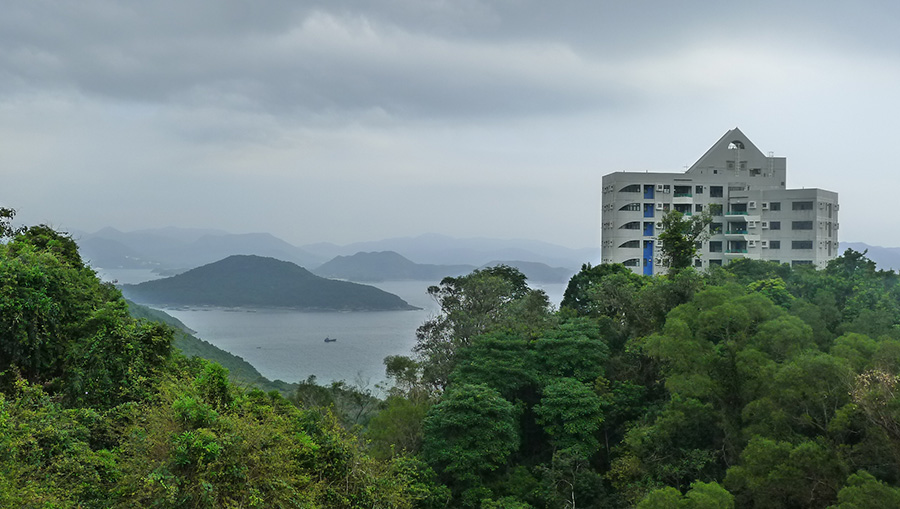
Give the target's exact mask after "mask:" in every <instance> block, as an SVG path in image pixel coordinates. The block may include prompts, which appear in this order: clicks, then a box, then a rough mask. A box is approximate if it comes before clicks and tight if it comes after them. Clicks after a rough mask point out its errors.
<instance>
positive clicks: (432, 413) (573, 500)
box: [0, 211, 900, 509]
mask: <svg viewBox="0 0 900 509" xmlns="http://www.w3.org/2000/svg"><path fill="white" fill-rule="evenodd" d="M0 212H3V211H0ZM0 217H4V216H3V214H2V213H0ZM7 217H8V216H7ZM0 237H7V238H8V239H9V242H7V243H6V244H0V283H2V287H0V289H2V292H0V507H328V508H330V507H340V508H345V507H378V508H392V507H421V508H446V507H452V508H457V507H463V508H479V509H499V508H504V509H506V508H520V509H521V508H552V509H557V508H558V509H562V508H576V507H578V508H598V509H599V508H608V507H609V508H625V507H637V508H640V509H655V508H729V507H740V508H744V507H747V508H776V509H778V508H783V509H795V508H801V509H806V508H809V509H813V508H825V507H830V508H838V509H852V508H876V509H880V508H884V509H887V508H896V507H900V390H898V387H900V277H898V276H897V274H895V273H894V272H886V271H879V270H877V269H876V267H875V264H874V263H873V262H872V261H871V260H869V259H867V258H866V256H865V253H860V252H856V251H852V250H848V251H847V252H845V253H844V255H843V256H841V257H839V258H837V259H835V260H833V261H831V262H830V263H829V264H828V266H827V268H826V269H824V270H820V271H816V270H813V269H811V268H806V267H804V268H799V269H792V268H791V267H789V266H787V265H778V264H774V263H769V262H760V261H753V260H740V261H735V262H732V263H731V264H729V265H728V266H726V267H724V268H720V269H716V270H713V271H711V272H709V273H697V272H695V271H694V270H693V269H691V268H684V269H681V270H675V269H673V270H672V271H671V274H669V275H667V276H658V277H647V276H640V275H635V274H633V273H632V272H631V271H630V270H629V269H627V268H625V267H623V266H621V265H601V266H597V267H592V266H589V265H585V266H584V267H583V268H582V270H581V271H580V272H579V273H578V274H576V275H575V276H574V277H573V278H572V279H571V281H570V282H569V286H568V289H567V291H566V294H565V297H564V300H563V303H562V306H561V308H560V310H559V311H553V309H552V307H551V306H550V304H549V302H548V300H547V297H546V295H545V294H544V293H543V292H541V291H540V290H533V289H530V288H529V287H528V285H527V281H526V278H525V276H524V275H523V274H522V273H521V272H520V271H519V270H517V269H515V268H512V267H508V266H502V265H501V266H496V267H489V268H485V269H481V270H476V271H473V272H471V273H469V274H466V275H464V276H458V277H447V278H444V279H443V280H442V281H441V282H440V284H439V285H435V286H432V287H430V288H429V290H428V291H429V293H430V294H431V296H432V297H434V298H435V299H436V300H437V301H438V302H439V304H440V311H439V312H438V313H437V314H436V315H435V316H433V317H432V318H430V319H429V320H427V321H426V322H425V323H423V324H422V326H421V327H420V328H419V329H418V331H417V343H416V346H415V348H414V352H413V355H412V356H410V357H403V356H395V357H389V358H387V359H385V368H386V371H387V375H388V376H389V378H390V379H391V381H392V385H391V387H390V388H388V390H387V395H386V398H385V399H384V400H383V401H378V400H376V399H374V398H373V397H372V395H371V393H368V392H365V391H360V390H357V389H354V388H352V387H347V386H346V385H340V384H337V385H335V386H332V387H331V388H330V389H329V388H324V387H319V386H317V385H315V383H314V381H313V380H309V381H307V382H306V383H302V384H299V385H298V387H297V389H296V391H295V393H294V394H293V395H292V396H291V397H289V398H284V397H282V396H281V395H279V394H278V393H277V392H270V393H264V392H262V391H259V390H247V389H243V388H239V387H236V386H235V385H233V384H232V383H230V382H229V379H228V373H227V371H226V370H225V369H224V368H222V367H221V366H219V365H218V364H214V363H206V362H203V361H200V360H197V359H195V360H190V359H187V358H185V357H184V356H181V355H179V354H177V353H176V352H173V349H172V341H173V336H172V331H171V329H169V328H168V327H166V326H164V325H161V324H158V323H151V322H146V321H140V320H135V319H133V318H131V317H129V316H128V309H127V304H126V302H125V301H124V299H123V298H122V297H121V295H120V294H119V292H118V291H117V290H116V289H115V288H114V287H112V286H110V285H107V284H103V283H101V282H100V281H99V280H98V279H97V278H96V276H95V274H94V273H93V271H91V270H90V269H89V268H87V267H85V266H84V264H83V263H82V262H81V260H80V258H79V256H78V251H77V249H76V247H75V245H74V242H73V241H72V240H71V239H70V238H68V237H67V236H65V235H62V234H59V233H57V232H54V231H53V230H51V229H50V228H47V227H43V226H38V227H31V228H27V229H24V230H20V231H11V229H10V228H9V226H8V221H7V222H4V221H0ZM338 394H339V395H340V397H336V395H338Z"/></svg>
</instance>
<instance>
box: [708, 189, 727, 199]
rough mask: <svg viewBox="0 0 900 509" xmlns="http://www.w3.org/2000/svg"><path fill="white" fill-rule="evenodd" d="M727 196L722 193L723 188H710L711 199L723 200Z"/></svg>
mask: <svg viewBox="0 0 900 509" xmlns="http://www.w3.org/2000/svg"><path fill="white" fill-rule="evenodd" d="M723 196H725V194H724V193H723V192H722V186H709V197H710V198H721V197H723Z"/></svg>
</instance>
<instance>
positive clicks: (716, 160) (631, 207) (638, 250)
mask: <svg viewBox="0 0 900 509" xmlns="http://www.w3.org/2000/svg"><path fill="white" fill-rule="evenodd" d="M786 174H787V161H786V159H785V158H784V157H774V156H773V155H772V153H771V152H770V153H769V154H768V155H766V154H763V153H762V152H761V151H760V150H759V149H758V148H756V146H755V145H753V143H752V142H751V141H750V140H749V139H748V138H747V137H746V136H745V135H744V133H742V132H741V131H740V129H738V128H734V129H732V130H730V131H728V132H727V133H725V135H724V136H722V138H721V139H720V140H719V141H718V142H716V144H715V145H713V146H712V147H711V148H710V149H709V150H707V151H706V153H705V154H703V156H702V157H700V159H699V160H698V161H697V162H696V163H694V165H693V166H691V167H690V168H689V169H688V170H687V171H685V172H684V173H661V172H648V173H637V172H615V173H610V174H608V175H605V176H604V177H603V199H602V203H603V211H602V214H601V218H602V235H601V241H602V247H601V257H602V262H603V263H621V264H624V265H625V266H627V267H630V268H631V269H632V270H633V271H634V272H636V273H638V274H647V275H653V274H659V273H664V272H665V267H663V266H662V263H661V262H662V253H661V251H660V249H659V241H658V240H657V234H658V233H659V232H660V227H661V225H662V223H661V221H662V216H663V215H664V214H665V213H666V212H668V211H670V210H677V211H679V212H682V213H683V214H685V215H687V216H690V215H692V214H695V213H699V212H703V211H710V212H711V213H712V214H713V222H712V224H711V225H710V238H709V240H707V241H705V242H703V243H702V245H701V246H700V249H699V253H700V256H699V257H698V258H696V259H695V260H694V265H695V266H696V267H697V268H702V269H706V268H709V267H710V266H713V265H724V264H727V263H728V262H730V261H731V260H734V259H736V258H752V259H756V260H770V261H774V262H779V263H789V264H791V265H794V266H796V265H815V266H816V267H824V265H825V264H826V263H827V262H828V260H831V259H832V258H835V257H836V256H837V255H838V252H837V250H838V208H839V206H838V195H837V193H835V192H832V191H826V190H824V189H814V188H804V189H787V187H786V186H785V182H786Z"/></svg>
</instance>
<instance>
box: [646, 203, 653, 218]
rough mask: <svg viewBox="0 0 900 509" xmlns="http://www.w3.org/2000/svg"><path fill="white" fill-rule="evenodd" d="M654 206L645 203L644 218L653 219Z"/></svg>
mask: <svg viewBox="0 0 900 509" xmlns="http://www.w3.org/2000/svg"><path fill="white" fill-rule="evenodd" d="M653 214H654V212H653V204H652V203H645V204H644V217H653Z"/></svg>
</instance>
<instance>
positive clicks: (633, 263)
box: [622, 258, 641, 267]
mask: <svg viewBox="0 0 900 509" xmlns="http://www.w3.org/2000/svg"><path fill="white" fill-rule="evenodd" d="M622 265H624V266H626V267H639V266H640V265H641V259H640V258H629V259H627V260H625V261H624V262H622Z"/></svg>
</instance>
